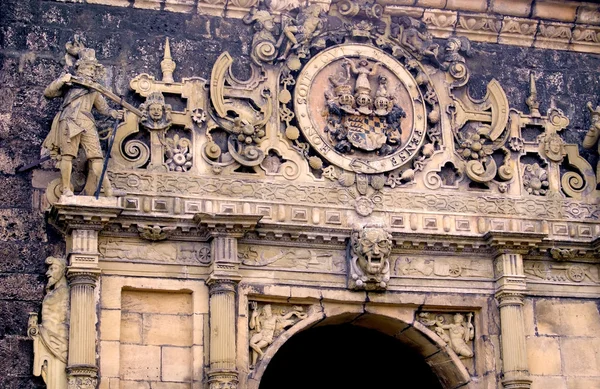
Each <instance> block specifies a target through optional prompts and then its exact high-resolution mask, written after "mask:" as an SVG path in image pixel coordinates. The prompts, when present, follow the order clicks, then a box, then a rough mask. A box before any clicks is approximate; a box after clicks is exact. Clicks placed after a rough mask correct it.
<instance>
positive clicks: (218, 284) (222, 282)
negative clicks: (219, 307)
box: [206, 274, 241, 295]
mask: <svg viewBox="0 0 600 389" xmlns="http://www.w3.org/2000/svg"><path fill="white" fill-rule="evenodd" d="M240 280H241V277H239V276H238V277H234V278H231V277H230V278H221V277H215V276H214V275H213V274H211V275H210V276H209V277H208V280H206V284H207V285H208V293H209V294H210V295H213V294H216V293H235V290H236V287H237V284H238V283H239V282H240Z"/></svg>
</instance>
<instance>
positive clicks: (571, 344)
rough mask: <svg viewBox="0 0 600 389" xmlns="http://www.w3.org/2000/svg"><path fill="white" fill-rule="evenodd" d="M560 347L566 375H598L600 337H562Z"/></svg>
mask: <svg viewBox="0 0 600 389" xmlns="http://www.w3.org/2000/svg"><path fill="white" fill-rule="evenodd" d="M560 348H561V355H562V359H563V361H564V367H565V370H564V374H565V375H566V376H569V377H572V376H588V377H589V376H591V377H594V376H598V372H600V338H562V339H561V340H560Z"/></svg>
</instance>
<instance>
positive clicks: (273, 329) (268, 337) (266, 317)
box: [248, 301, 307, 366]
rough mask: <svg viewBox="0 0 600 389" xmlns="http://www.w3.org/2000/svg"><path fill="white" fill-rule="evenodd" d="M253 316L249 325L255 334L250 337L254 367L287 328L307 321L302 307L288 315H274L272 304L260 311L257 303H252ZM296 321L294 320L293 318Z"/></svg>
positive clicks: (294, 309)
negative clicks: (266, 349)
mask: <svg viewBox="0 0 600 389" xmlns="http://www.w3.org/2000/svg"><path fill="white" fill-rule="evenodd" d="M251 308H252V314H251V315H250V321H249V323H248V325H249V327H250V329H251V330H253V331H254V334H253V335H252V336H251V337H250V349H251V350H252V351H251V352H252V363H251V364H252V366H254V365H256V362H258V359H259V358H260V357H262V356H263V355H264V352H263V349H265V348H267V347H268V346H269V345H270V344H271V343H273V340H274V339H275V337H276V336H277V335H279V334H280V333H281V332H282V331H284V330H285V329H286V328H288V327H291V326H292V325H294V324H295V323H296V322H297V321H298V320H302V319H305V318H306V317H307V314H306V313H305V312H303V308H302V307H300V306H293V307H292V309H291V310H290V311H289V312H287V313H282V314H273V310H272V307H271V304H266V305H264V306H263V307H262V309H258V304H257V303H256V301H253V302H252V303H251ZM294 316H295V317H296V319H293V317H294Z"/></svg>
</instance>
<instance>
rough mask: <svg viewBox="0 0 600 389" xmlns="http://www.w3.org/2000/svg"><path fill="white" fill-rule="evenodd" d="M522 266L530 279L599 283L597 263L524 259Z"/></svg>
mask: <svg viewBox="0 0 600 389" xmlns="http://www.w3.org/2000/svg"><path fill="white" fill-rule="evenodd" d="M523 268H524V271H525V274H526V275H527V277H528V278H530V279H532V280H543V281H549V282H553V283H555V282H559V283H577V284H579V283H591V284H600V278H599V274H598V265H593V264H585V263H558V264H557V263H551V262H541V261H524V263H523Z"/></svg>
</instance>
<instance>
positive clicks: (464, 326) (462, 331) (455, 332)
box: [437, 313, 475, 358]
mask: <svg viewBox="0 0 600 389" xmlns="http://www.w3.org/2000/svg"><path fill="white" fill-rule="evenodd" d="M467 316H468V317H469V320H468V322H467V323H465V322H464V321H465V317H464V316H463V315H461V314H460V313H457V314H456V315H454V317H453V321H454V322H453V323H451V324H442V323H439V322H438V323H437V326H438V327H439V328H442V329H444V330H448V336H449V338H450V347H452V350H454V352H455V353H456V354H457V355H458V356H461V357H467V358H470V357H472V356H473V350H472V349H471V347H469V345H468V344H467V342H468V341H470V340H473V337H474V336H475V329H474V327H473V324H472V323H471V317H472V316H473V315H472V314H471V313H469V314H468V315H467Z"/></svg>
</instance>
